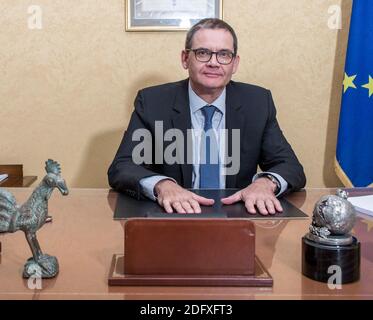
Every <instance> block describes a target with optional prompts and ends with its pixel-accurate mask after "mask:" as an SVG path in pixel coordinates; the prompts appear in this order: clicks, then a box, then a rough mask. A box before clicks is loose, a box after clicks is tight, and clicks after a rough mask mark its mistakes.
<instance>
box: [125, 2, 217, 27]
mask: <svg viewBox="0 0 373 320" xmlns="http://www.w3.org/2000/svg"><path fill="white" fill-rule="evenodd" d="M125 1H126V30H127V31H185V30H188V29H189V28H190V27H191V26H192V25H193V24H195V23H197V22H198V21H199V20H201V19H204V18H220V19H222V18H223V0H125Z"/></svg>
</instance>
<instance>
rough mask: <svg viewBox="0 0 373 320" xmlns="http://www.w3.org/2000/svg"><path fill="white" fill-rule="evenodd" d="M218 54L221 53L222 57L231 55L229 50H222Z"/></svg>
mask: <svg viewBox="0 0 373 320" xmlns="http://www.w3.org/2000/svg"><path fill="white" fill-rule="evenodd" d="M218 55H219V56H220V57H222V58H227V57H229V52H227V51H220V52H219V53H218Z"/></svg>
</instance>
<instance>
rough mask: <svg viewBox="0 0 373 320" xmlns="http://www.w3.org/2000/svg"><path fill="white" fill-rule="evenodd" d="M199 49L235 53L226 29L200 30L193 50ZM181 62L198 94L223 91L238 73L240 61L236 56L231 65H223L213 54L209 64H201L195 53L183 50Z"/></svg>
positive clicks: (195, 36)
mask: <svg viewBox="0 0 373 320" xmlns="http://www.w3.org/2000/svg"><path fill="white" fill-rule="evenodd" d="M199 48H205V49H209V50H211V51H215V52H216V51H220V50H230V51H231V52H234V50H233V37H232V35H231V34H230V32H229V31H227V30H225V29H200V30H198V31H197V32H196V33H195V34H194V37H193V41H192V48H191V49H199ZM181 60H182V65H183V67H184V69H187V70H188V71H189V78H190V81H191V85H192V88H193V90H195V91H196V93H197V94H198V93H199V92H203V93H206V92H209V91H215V90H219V89H223V88H224V87H225V86H226V85H227V84H228V82H229V81H230V80H231V78H232V75H233V74H234V73H235V72H236V70H237V68H238V64H239V60H240V59H239V56H236V57H235V58H233V60H232V62H231V63H230V64H228V65H223V64H220V63H219V62H218V61H217V60H216V55H215V54H213V55H212V57H211V60H210V61H209V62H200V61H198V60H197V59H196V57H195V54H194V52H192V51H188V52H186V51H185V50H183V52H182V55H181Z"/></svg>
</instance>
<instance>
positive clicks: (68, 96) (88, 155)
mask: <svg viewBox="0 0 373 320" xmlns="http://www.w3.org/2000/svg"><path fill="white" fill-rule="evenodd" d="M341 2H343V3H342V8H343V14H344V15H343V28H342V30H340V31H337V30H330V29H329V28H328V27H327V21H328V18H329V14H328V8H329V6H330V5H334V4H341ZM35 4H36V5H40V6H41V8H42V10H43V28H42V30H29V29H28V28H27V19H28V14H27V7H28V6H29V5H35ZM350 10H351V1H350V0H346V1H343V0H312V1H310V0H224V18H225V20H226V21H227V22H229V23H230V24H232V26H233V27H234V28H235V29H236V31H237V34H238V37H239V53H240V55H241V65H240V69H239V71H238V73H237V75H236V76H235V77H234V79H235V80H238V81H244V82H249V83H255V84H258V85H261V86H264V87H267V88H269V89H271V90H272V93H273V96H274V99H275V103H276V106H277V109H278V118H279V121H280V124H281V126H282V129H283V131H284V132H285V134H286V136H287V138H288V140H289V141H290V142H291V144H292V146H293V148H294V149H295V151H296V153H297V154H298V156H299V158H300V160H301V162H302V163H303V165H304V167H305V171H306V175H307V177H308V183H307V186H308V187H317V186H336V185H338V184H340V182H339V180H338V179H337V178H336V176H335V174H334V172H333V157H334V150H335V141H336V135H337V127H338V114H339V104H340V94H341V82H342V78H343V65H344V56H345V47H346V41H347V35H348V24H349V15H350ZM0 12H1V15H0V74H1V77H0V163H1V164H7V163H23V164H24V171H25V173H26V174H37V175H38V176H39V177H42V176H43V175H44V169H43V167H44V161H45V160H46V159H47V158H53V159H55V160H58V161H59V162H60V163H61V165H62V170H63V175H64V177H65V178H66V180H67V182H68V184H69V185H70V186H72V187H106V186H107V179H106V170H107V167H108V165H109V164H110V162H111V160H112V158H113V156H114V153H115V151H116V149H117V147H118V144H119V142H120V140H121V136H122V132H123V129H124V128H125V127H126V126H127V123H128V120H129V116H130V114H131V110H132V108H133V99H134V97H135V94H136V92H137V90H138V89H140V88H141V87H144V86H148V85H152V84H158V83H162V82H168V81H175V80H178V79H182V78H184V77H186V76H187V74H186V73H185V71H184V70H183V69H182V68H181V66H180V62H179V55H180V50H181V49H182V46H183V43H184V37H185V33H184V32H164V33H162V32H159V33H158V32H157V33H128V32H125V31H124V25H125V20H124V0H79V1H76V0H31V1H30V0H2V1H1V2H0Z"/></svg>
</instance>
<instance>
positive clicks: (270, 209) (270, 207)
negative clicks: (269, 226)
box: [265, 199, 276, 214]
mask: <svg viewBox="0 0 373 320" xmlns="http://www.w3.org/2000/svg"><path fill="white" fill-rule="evenodd" d="M265 204H266V207H267V211H268V213H269V214H275V213H276V210H275V205H274V203H273V200H272V199H267V200H266V201H265Z"/></svg>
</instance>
